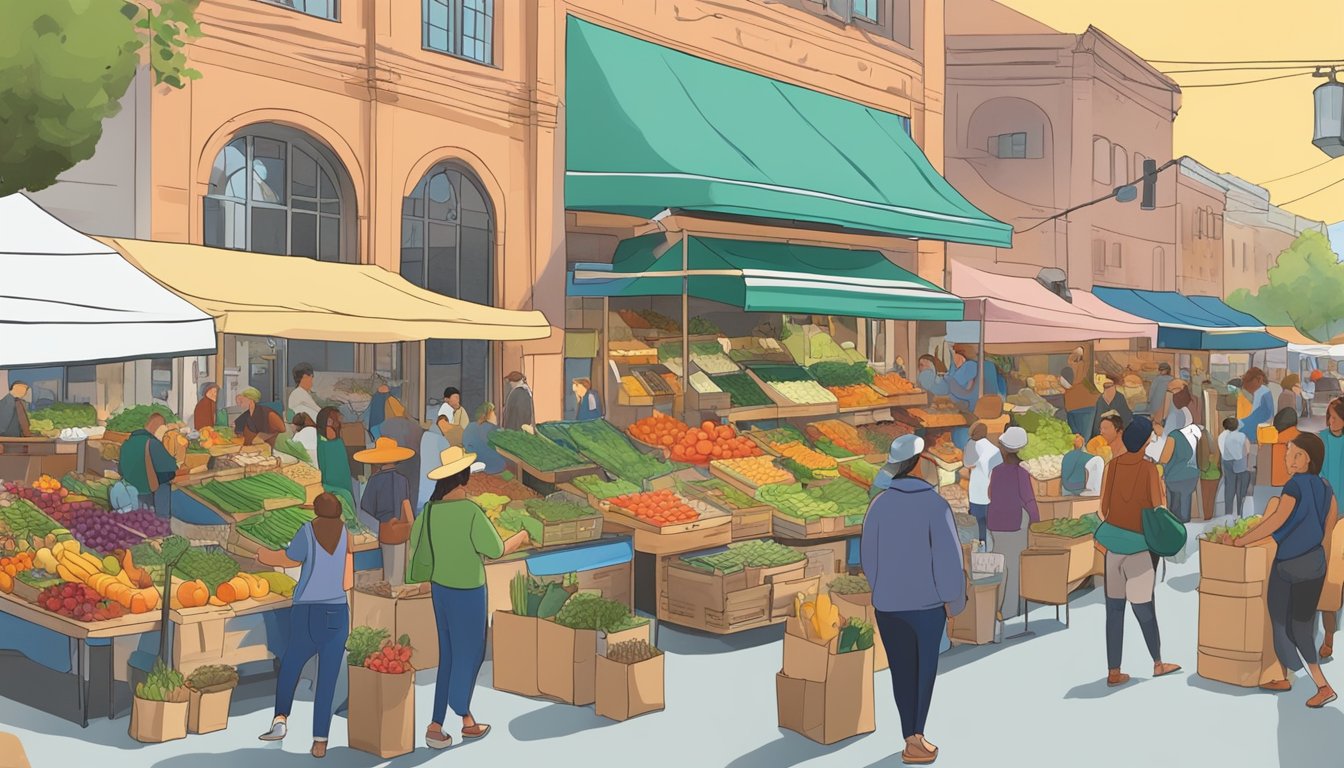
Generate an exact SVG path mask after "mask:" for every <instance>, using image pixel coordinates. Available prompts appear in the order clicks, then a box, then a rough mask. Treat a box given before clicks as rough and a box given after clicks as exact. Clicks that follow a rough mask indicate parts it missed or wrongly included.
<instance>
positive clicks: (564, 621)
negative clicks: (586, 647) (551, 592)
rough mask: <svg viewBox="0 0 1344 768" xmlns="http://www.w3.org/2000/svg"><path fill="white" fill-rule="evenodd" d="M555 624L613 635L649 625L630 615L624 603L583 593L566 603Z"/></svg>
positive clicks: (645, 621)
mask: <svg viewBox="0 0 1344 768" xmlns="http://www.w3.org/2000/svg"><path fill="white" fill-rule="evenodd" d="M555 623H557V624H559V625H560V626H562V627H569V628H570V629H590V630H598V631H602V632H606V633H608V634H611V633H613V632H621V631H624V630H627V629H633V628H635V627H641V626H644V625H645V624H647V623H649V620H648V619H642V618H637V617H635V616H631V615H630V610H629V609H628V608H626V607H625V605H624V604H623V603H618V602H616V601H615V600H607V599H606V598H602V597H598V596H597V595H594V594H589V593H586V592H581V593H579V594H577V595H574V596H573V597H571V598H569V600H568V601H567V602H566V603H565V605H564V607H563V608H561V609H560V612H559V613H557V614H556V615H555Z"/></svg>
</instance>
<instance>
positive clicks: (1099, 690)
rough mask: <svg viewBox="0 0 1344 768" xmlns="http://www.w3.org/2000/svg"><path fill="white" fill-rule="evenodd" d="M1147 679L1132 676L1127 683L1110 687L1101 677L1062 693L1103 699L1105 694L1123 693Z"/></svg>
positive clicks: (1072, 697)
mask: <svg viewBox="0 0 1344 768" xmlns="http://www.w3.org/2000/svg"><path fill="white" fill-rule="evenodd" d="M1148 680H1149V679H1148V678H1146V677H1134V678H1130V680H1129V682H1128V683H1125V684H1124V685H1117V686H1116V687H1114V688H1112V687H1110V686H1108V685H1106V678H1104V677H1103V678H1102V679H1100V680H1094V681H1093V682H1090V683H1083V684H1082V685H1076V686H1074V687H1073V688H1070V689H1069V692H1068V693H1066V694H1064V698H1065V699H1084V700H1085V699H1104V698H1106V697H1107V696H1114V695H1116V694H1119V693H1124V692H1125V691H1127V690H1129V689H1131V688H1136V687H1138V686H1140V685H1143V684H1144V683H1146V682H1148Z"/></svg>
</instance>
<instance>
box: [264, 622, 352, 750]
mask: <svg viewBox="0 0 1344 768" xmlns="http://www.w3.org/2000/svg"><path fill="white" fill-rule="evenodd" d="M289 611H290V626H289V642H288V643H287V644H286V645H285V651H284V655H283V656H281V658H280V674H279V677H278V679H277V680H276V682H275V714H276V715H277V716H284V717H289V712H290V710H291V709H292V708H293V706H294V690H295V689H296V688H297V687H298V685H299V675H301V674H303V668H304V666H305V665H306V664H307V663H308V660H309V659H311V658H313V656H314V655H316V656H317V692H316V695H315V696H314V698H313V738H314V739H326V738H327V735H328V734H330V733H331V705H332V701H333V700H334V699H335V696H336V679H337V678H338V677H340V674H341V667H342V666H343V665H344V658H343V657H344V656H345V640H346V638H347V637H349V636H350V606H349V605H347V604H346V603H295V604H294V606H293V607H292V608H290V609H289Z"/></svg>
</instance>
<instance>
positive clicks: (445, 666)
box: [430, 584, 489, 725]
mask: <svg viewBox="0 0 1344 768" xmlns="http://www.w3.org/2000/svg"><path fill="white" fill-rule="evenodd" d="M430 599H432V600H433V601H434V623H435V625H437V626H438V629H439V674H438V678H437V679H436V680H435V681H434V713H433V717H432V718H431V720H430V722H433V723H438V724H439V725H443V718H444V717H445V716H447V714H448V707H449V705H452V708H453V712H455V713H456V714H457V716H458V717H466V716H467V715H469V714H471V694H472V693H473V692H474V691H475V690H476V676H477V675H479V674H480V673H481V664H482V663H484V662H485V624H486V619H487V617H488V616H489V614H488V612H487V610H486V602H485V587H484V586H480V587H476V588H475V589H453V588H452V587H445V586H441V585H439V584H434V585H432V586H431V588H430Z"/></svg>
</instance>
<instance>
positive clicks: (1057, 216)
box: [1013, 158, 1344, 235]
mask: <svg viewBox="0 0 1344 768" xmlns="http://www.w3.org/2000/svg"><path fill="white" fill-rule="evenodd" d="M1179 162H1180V159H1179V158H1178V159H1173V160H1168V161H1167V162H1165V163H1163V164H1161V165H1159V166H1158V167H1157V170H1156V171H1154V173H1155V174H1156V173H1161V172H1163V171H1165V170H1166V169H1168V168H1170V167H1172V166H1173V165H1176V164H1177V163H1179ZM1141 181H1143V177H1142V176H1140V177H1139V178H1137V179H1135V180H1133V181H1131V182H1129V183H1128V184H1121V185H1120V186H1118V187H1116V188H1115V190H1112V191H1111V192H1110V193H1109V194H1106V195H1103V196H1101V197H1098V198H1097V199H1096V200H1089V201H1088V202H1086V203H1080V204H1079V205H1075V206H1073V207H1072V208H1065V209H1064V210H1062V211H1060V212H1059V213H1056V214H1055V215H1053V216H1051V217H1049V218H1046V219H1041V220H1040V221H1038V222H1036V223H1035V224H1032V225H1031V226H1030V227H1027V228H1026V229H1020V230H1014V231H1013V234H1015V235H1025V234H1026V233H1028V232H1030V231H1032V230H1033V229H1036V228H1037V227H1039V226H1041V225H1042V224H1045V223H1046V222H1047V221H1054V220H1055V219H1062V218H1064V217H1065V216H1068V215H1069V214H1070V213H1073V212H1074V211H1081V210H1082V209H1084V208H1087V207H1089V206H1093V205H1096V204H1097V203H1104V202H1106V201H1107V200H1110V199H1112V198H1114V197H1115V195H1116V192H1117V191H1119V190H1120V189H1123V188H1124V187H1131V186H1134V185H1135V184H1138V183H1139V182H1141ZM1340 181H1344V179H1340ZM1313 194H1315V193H1313Z"/></svg>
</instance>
